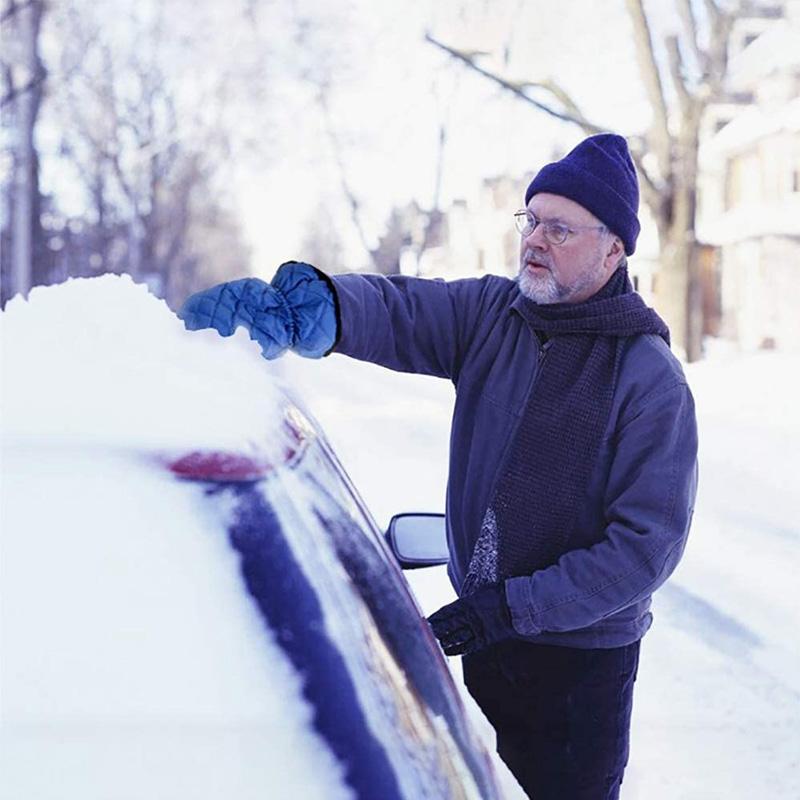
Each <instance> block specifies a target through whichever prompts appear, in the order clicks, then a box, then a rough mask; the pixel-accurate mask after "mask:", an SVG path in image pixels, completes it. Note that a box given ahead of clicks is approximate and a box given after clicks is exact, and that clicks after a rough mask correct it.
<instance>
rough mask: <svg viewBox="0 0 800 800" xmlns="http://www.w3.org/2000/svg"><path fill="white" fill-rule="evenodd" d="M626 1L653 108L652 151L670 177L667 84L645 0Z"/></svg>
mask: <svg viewBox="0 0 800 800" xmlns="http://www.w3.org/2000/svg"><path fill="white" fill-rule="evenodd" d="M626 5H627V7H628V14H629V15H630V18H631V22H632V23H633V34H634V36H633V41H634V44H635V46H636V56H637V59H638V61H639V69H640V70H641V73H642V81H643V83H644V85H645V90H646V92H647V97H648V99H649V101H650V106H651V108H652V109H653V123H654V124H653V152H654V153H655V155H656V159H657V160H658V168H659V170H660V171H661V175H662V177H663V178H664V179H665V180H668V178H669V175H670V170H671V163H670V149H671V148H670V134H669V118H668V116H667V103H666V100H665V99H664V87H663V85H662V83H661V75H660V74H659V72H658V65H657V64H656V59H655V53H654V50H653V39H652V36H651V35H650V25H649V23H648V21H647V17H646V16H645V13H644V8H643V6H642V0H626Z"/></svg>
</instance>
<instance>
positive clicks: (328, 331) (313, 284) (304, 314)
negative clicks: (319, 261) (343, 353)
mask: <svg viewBox="0 0 800 800" xmlns="http://www.w3.org/2000/svg"><path fill="white" fill-rule="evenodd" d="M272 285H273V286H274V287H275V289H276V290H277V291H278V292H280V294H281V295H282V296H283V297H285V298H286V302H287V303H288V304H289V308H291V310H292V317H293V319H294V322H295V326H296V328H295V339H294V342H293V345H292V350H294V351H295V352H296V353H299V354H300V355H301V356H305V357H306V358H319V357H320V356H324V355H326V354H327V353H328V352H330V350H331V348H333V346H334V344H335V343H336V337H337V333H338V329H339V325H338V322H337V314H336V297H335V292H334V289H333V284H332V283H331V281H330V279H329V278H328V277H327V276H326V275H325V274H324V273H322V272H320V271H319V270H317V269H315V268H314V267H312V266H311V265H310V264H304V263H303V262H302V261H287V262H286V263H285V264H281V265H280V267H278V271H277V272H276V273H275V277H274V278H273V279H272Z"/></svg>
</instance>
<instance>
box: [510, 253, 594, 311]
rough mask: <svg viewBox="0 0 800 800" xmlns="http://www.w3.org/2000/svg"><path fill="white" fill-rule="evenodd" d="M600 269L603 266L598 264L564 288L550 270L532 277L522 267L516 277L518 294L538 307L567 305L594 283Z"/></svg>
mask: <svg viewBox="0 0 800 800" xmlns="http://www.w3.org/2000/svg"><path fill="white" fill-rule="evenodd" d="M602 269H603V264H602V262H599V263H598V264H597V266H596V267H595V268H594V269H589V270H587V271H586V272H584V273H583V274H582V275H580V276H579V277H578V279H577V280H576V281H575V283H573V284H572V285H571V286H565V285H564V284H562V283H559V282H558V281H557V280H556V279H555V278H554V277H553V273H552V272H551V271H550V270H548V271H547V272H546V273H545V274H544V275H541V276H538V275H537V276H534V275H533V274H531V272H530V271H528V270H527V269H525V266H524V265H523V266H522V267H521V268H520V271H519V275H517V286H519V290H520V292H522V294H523V295H525V297H527V298H528V299H529V300H533V302H534V303H538V304H539V305H542V306H546V305H552V304H553V303H568V302H569V301H570V298H571V297H574V296H575V295H577V294H579V293H580V292H582V291H583V290H584V289H585V288H586V287H587V286H591V285H592V284H593V283H595V282H596V281H597V276H598V275H599V274H600V272H601V271H602Z"/></svg>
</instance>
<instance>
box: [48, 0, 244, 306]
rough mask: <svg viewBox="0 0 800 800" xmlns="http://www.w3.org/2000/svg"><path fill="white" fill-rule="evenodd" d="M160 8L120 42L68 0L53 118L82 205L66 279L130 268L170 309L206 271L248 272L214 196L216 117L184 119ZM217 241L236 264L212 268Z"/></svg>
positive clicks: (225, 261)
mask: <svg viewBox="0 0 800 800" xmlns="http://www.w3.org/2000/svg"><path fill="white" fill-rule="evenodd" d="M164 11H165V6H164V5H163V4H155V5H154V6H152V7H151V12H152V13H150V14H148V15H145V16H144V17H143V18H140V17H137V16H133V17H131V19H129V21H128V25H127V26H126V28H125V37H124V38H123V39H122V40H120V39H116V40H114V39H112V38H111V37H112V35H113V34H112V33H111V32H110V31H109V29H108V28H107V27H104V25H103V23H102V22H101V21H100V20H98V18H97V17H96V15H94V14H93V13H92V9H91V7H88V6H87V5H86V4H85V3H83V2H81V1H80V0H71V2H70V1H69V0H65V2H64V3H62V5H61V6H60V7H59V9H58V14H59V16H58V27H57V31H58V34H59V46H58V48H57V53H58V69H57V75H58V78H59V80H58V84H57V90H56V91H54V92H53V95H52V106H51V109H50V113H51V114H53V115H54V116H55V117H57V119H58V126H59V129H60V134H61V160H62V161H63V162H64V163H66V164H69V165H70V166H71V168H72V169H73V170H74V172H75V174H76V176H77V178H78V183H79V184H80V185H81V186H82V187H83V190H84V195H85V198H86V201H87V209H86V217H85V220H84V224H83V225H81V226H79V227H81V228H82V229H83V232H82V233H81V235H79V236H74V237H72V238H71V242H70V244H71V252H69V253H68V254H67V255H68V256H69V260H70V271H69V274H75V272H76V271H77V273H78V274H83V275H93V274H94V275H96V274H101V273H104V272H118V273H119V272H126V273H128V274H131V275H132V276H133V277H134V278H135V279H137V280H140V281H146V282H147V283H148V284H149V285H150V287H151V289H152V290H153V291H154V292H156V293H157V294H159V295H160V296H163V297H165V298H166V299H167V301H168V302H169V303H170V304H171V305H173V306H174V305H177V304H179V303H180V301H181V300H182V298H183V297H185V294H186V293H187V292H188V291H191V290H192V289H193V288H195V285H196V283H197V282H199V280H200V276H201V275H204V280H208V279H209V278H210V277H212V276H213V277H217V278H220V279H221V278H224V277H228V276H229V275H230V274H231V273H225V271H224V270H225V269H235V271H236V274H241V273H242V271H245V270H246V268H247V264H246V261H247V251H246V250H245V248H244V247H243V246H242V245H241V243H240V242H239V243H238V244H237V243H235V240H237V238H240V237H241V231H240V228H239V226H238V225H237V224H235V222H234V220H233V218H232V217H231V216H230V215H229V214H226V213H225V212H224V209H223V207H222V205H221V203H220V199H219V198H220V196H221V191H220V190H221V188H222V181H221V180H220V179H219V177H218V176H219V174H220V171H221V169H222V167H223V166H224V164H225V163H226V159H225V158H224V157H223V154H224V152H225V150H226V146H227V141H226V137H225V132H224V130H223V129H222V128H221V127H220V126H219V125H218V120H217V119H214V118H213V115H207V116H209V117H211V119H210V121H209V122H208V123H207V126H206V127H204V126H203V125H202V124H194V125H193V126H191V127H190V126H189V125H187V123H186V122H185V121H182V120H180V119H179V117H180V114H179V111H178V107H177V105H178V100H177V95H176V88H175V81H174V80H173V79H172V72H173V69H174V67H175V66H176V64H175V58H176V56H175V53H174V52H171V53H170V54H169V56H168V55H166V54H165V48H166V47H167V46H168V45H169V46H171V47H173V48H174V47H175V38H174V37H167V35H166V34H165V27H166V26H165V22H164V16H163V15H164ZM187 47H188V44H187ZM170 58H171V59H172V61H170ZM199 219H202V220H203V222H204V225H202V226H200V225H198V224H197V221H198V220H199ZM215 225H216V226H218V227H219V226H222V227H225V231H224V233H223V232H222V231H220V230H217V229H215V227H214V226H215ZM59 238H60V239H63V237H62V236H59ZM220 239H225V240H226V241H227V242H228V251H229V253H230V255H231V257H234V256H235V258H221V259H219V258H218V261H217V262H216V265H215V267H214V268H213V269H210V268H209V265H208V264H205V263H204V259H207V258H209V257H211V254H212V252H213V253H214V255H215V256H216V257H219V255H220V250H219V248H217V247H216V246H215V245H214V244H213V242H214V241H219V240H220ZM81 247H82V248H84V252H83V253H80V248H81ZM58 272H59V273H60V274H63V270H58Z"/></svg>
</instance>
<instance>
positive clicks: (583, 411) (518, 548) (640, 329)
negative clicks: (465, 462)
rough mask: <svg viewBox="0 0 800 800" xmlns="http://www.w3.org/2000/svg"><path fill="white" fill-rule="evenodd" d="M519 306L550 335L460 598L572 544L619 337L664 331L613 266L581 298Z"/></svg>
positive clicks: (540, 564)
mask: <svg viewBox="0 0 800 800" xmlns="http://www.w3.org/2000/svg"><path fill="white" fill-rule="evenodd" d="M518 308H519V310H520V312H521V313H522V315H523V316H524V317H525V319H526V320H527V322H528V324H529V325H530V326H531V327H532V328H533V329H534V330H535V331H537V332H538V331H542V332H544V333H545V334H546V335H547V337H549V338H550V339H552V341H550V342H549V344H548V346H547V350H546V355H545V357H544V359H543V361H542V362H541V363H540V365H539V374H538V375H537V378H536V381H535V383H534V386H533V389H532V390H531V393H530V396H529V397H528V400H527V402H526V405H525V409H524V410H523V413H522V417H521V419H520V421H519V425H518V428H517V430H516V433H515V435H514V437H513V440H512V442H511V445H510V447H509V449H508V452H507V453H506V457H505V460H504V462H503V464H502V465H501V467H500V470H499V472H498V476H499V477H498V478H497V482H496V484H495V488H494V493H493V496H492V499H491V500H490V502H489V506H488V508H487V511H486V516H485V517H484V521H483V525H482V528H481V534H480V536H479V539H478V542H477V543H476V546H475V550H474V552H473V556H472V562H471V563H470V567H469V570H468V574H467V579H466V581H465V583H464V586H463V588H462V594H470V593H471V592H472V591H474V590H475V589H476V588H478V586H480V585H483V584H485V583H493V582H496V581H498V580H502V579H504V578H508V577H513V576H517V575H527V574H530V573H532V572H534V571H535V570H539V569H543V568H544V567H547V566H549V565H550V564H554V563H555V562H556V561H557V560H558V558H559V557H560V556H561V555H562V554H564V553H565V552H567V551H568V550H570V549H572V547H573V546H574V545H571V536H572V533H573V528H574V525H575V521H576V516H577V511H578V509H579V507H580V506H581V504H582V503H583V502H584V501H585V496H586V489H587V484H588V481H589V477H590V475H591V472H592V469H593V468H594V465H595V461H596V459H597V455H598V452H599V449H600V441H601V438H602V436H603V431H604V430H605V427H606V423H607V421H608V416H609V413H610V410H611V400H612V398H613V395H614V389H615V386H616V380H617V373H618V369H619V360H620V355H621V352H622V344H623V339H624V338H625V337H628V336H636V335H638V334H645V333H656V334H659V335H660V336H661V337H663V339H664V340H665V341H666V342H667V344H669V341H670V339H669V330H668V328H667V326H666V324H665V323H664V321H663V320H662V319H661V318H660V317H659V316H658V314H656V312H655V311H653V310H652V309H650V308H648V307H647V306H646V305H645V303H644V301H643V300H642V298H641V297H640V296H639V295H638V294H636V293H635V292H634V291H633V286H632V285H631V282H630V279H629V278H628V272H627V269H625V268H621V269H618V270H617V271H616V272H615V273H614V274H613V275H612V276H611V278H610V279H609V281H608V282H607V283H606V285H605V286H604V287H603V288H602V289H600V291H599V292H597V293H596V294H594V295H593V296H592V297H590V298H589V299H588V300H586V301H584V302H582V303H573V304H570V303H557V304H553V305H539V304H537V303H534V302H533V301H532V300H529V299H527V298H524V297H523V298H521V305H518Z"/></svg>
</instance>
